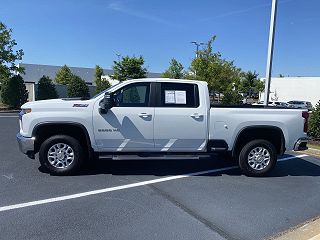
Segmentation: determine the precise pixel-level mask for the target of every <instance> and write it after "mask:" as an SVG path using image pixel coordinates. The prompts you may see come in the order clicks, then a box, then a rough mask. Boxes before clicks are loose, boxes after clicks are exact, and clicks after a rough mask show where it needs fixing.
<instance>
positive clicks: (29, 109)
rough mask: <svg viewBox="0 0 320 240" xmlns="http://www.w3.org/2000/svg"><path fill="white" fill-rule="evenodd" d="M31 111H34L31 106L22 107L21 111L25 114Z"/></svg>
mask: <svg viewBox="0 0 320 240" xmlns="http://www.w3.org/2000/svg"><path fill="white" fill-rule="evenodd" d="M31 111H32V109H31V108H22V109H21V112H22V113H23V114H27V113H31Z"/></svg>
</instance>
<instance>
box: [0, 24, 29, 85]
mask: <svg viewBox="0 0 320 240" xmlns="http://www.w3.org/2000/svg"><path fill="white" fill-rule="evenodd" d="M11 34H12V29H11V28H9V29H8V28H7V27H6V25H5V24H4V23H2V22H0V83H1V81H3V80H8V79H9V78H10V76H12V73H13V72H19V73H21V72H23V68H21V67H20V68H19V67H18V65H17V64H16V61H19V60H22V56H23V51H22V49H20V50H14V48H15V46H16V45H17V43H16V41H15V40H14V39H12V36H11Z"/></svg>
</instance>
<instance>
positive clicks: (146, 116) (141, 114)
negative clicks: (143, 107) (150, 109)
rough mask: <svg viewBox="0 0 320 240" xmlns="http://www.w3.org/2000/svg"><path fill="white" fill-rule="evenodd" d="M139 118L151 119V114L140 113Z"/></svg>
mask: <svg viewBox="0 0 320 240" xmlns="http://www.w3.org/2000/svg"><path fill="white" fill-rule="evenodd" d="M138 116H139V117H142V118H148V117H151V114H148V113H139V114H138Z"/></svg>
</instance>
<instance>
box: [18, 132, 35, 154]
mask: <svg viewBox="0 0 320 240" xmlns="http://www.w3.org/2000/svg"><path fill="white" fill-rule="evenodd" d="M17 141H18V144H19V149H20V151H21V152H22V153H24V154H27V155H28V156H29V157H31V158H34V137H24V136H22V135H21V134H20V133H18V134H17Z"/></svg>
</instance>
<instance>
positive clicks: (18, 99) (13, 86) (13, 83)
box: [1, 75, 28, 109]
mask: <svg viewBox="0 0 320 240" xmlns="http://www.w3.org/2000/svg"><path fill="white" fill-rule="evenodd" d="M1 96H2V101H3V103H5V104H7V105H9V106H10V107H12V108H14V109H18V108H20V107H21V105H22V104H24V103H25V102H27V100H28V91H27V89H26V86H25V85H24V81H23V79H22V77H21V76H20V75H14V76H12V77H11V78H9V79H7V80H3V83H2V88H1Z"/></svg>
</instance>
